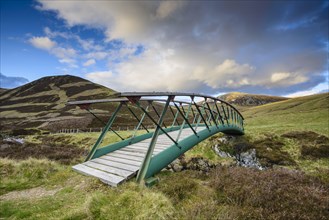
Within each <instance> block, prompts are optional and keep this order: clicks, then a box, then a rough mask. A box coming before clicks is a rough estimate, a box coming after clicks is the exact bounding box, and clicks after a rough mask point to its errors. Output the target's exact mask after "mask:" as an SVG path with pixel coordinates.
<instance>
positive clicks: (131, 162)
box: [73, 128, 201, 186]
mask: <svg viewBox="0 0 329 220" xmlns="http://www.w3.org/2000/svg"><path fill="white" fill-rule="evenodd" d="M200 129H201V128H200ZM178 132H179V131H173V132H168V134H169V135H170V136H171V137H173V138H175V137H177V135H178ZM190 135H193V131H192V130H191V129H190V128H185V129H183V130H182V133H181V135H180V138H179V140H183V139H185V138H187V137H188V136H190ZM150 141H151V138H150V139H147V140H144V141H141V142H138V143H135V144H131V145H128V146H126V147H124V148H121V149H119V150H116V151H114V152H111V153H108V154H106V155H103V156H101V157H99V158H96V159H92V160H89V161H87V162H84V163H81V164H78V165H75V166H73V169H74V170H75V171H77V172H79V173H82V174H85V175H88V176H93V177H97V178H99V179H100V180H101V181H102V182H104V183H106V184H109V185H111V186H117V185H118V184H120V183H122V182H124V181H126V180H128V179H130V178H132V177H134V176H135V175H136V174H137V172H138V170H139V168H140V166H141V164H142V162H143V160H144V157H145V154H146V151H147V149H148V147H149V144H150ZM172 144H173V142H172V141H171V140H170V139H169V138H168V137H167V136H166V135H165V134H161V135H159V137H158V139H157V143H156V145H155V149H154V152H153V156H155V155H156V154H158V153H160V152H162V151H164V150H165V149H167V148H168V147H170V146H171V145H172Z"/></svg>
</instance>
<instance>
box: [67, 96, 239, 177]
mask: <svg viewBox="0 0 329 220" xmlns="http://www.w3.org/2000/svg"><path fill="white" fill-rule="evenodd" d="M100 103H117V105H116V109H115V110H114V111H113V114H112V115H111V117H110V118H109V120H108V122H107V123H106V122H103V121H102V119H101V118H100V117H99V116H98V115H96V114H95V113H94V112H93V111H92V109H91V108H90V106H91V105H93V104H100ZM68 104H69V105H78V106H79V107H80V108H82V109H85V110H87V111H88V112H89V113H91V114H92V115H93V116H94V117H95V118H96V119H97V120H99V121H101V123H103V124H104V129H103V130H102V132H101V134H100V136H99V138H98V139H97V141H96V143H95V144H94V146H93V147H92V149H91V151H90V153H89V154H88V156H87V158H86V161H87V160H90V159H92V158H93V157H94V155H95V153H96V151H97V150H98V148H99V147H100V144H101V143H102V141H103V139H104V137H105V135H106V133H107V132H108V131H111V132H113V133H114V134H115V135H117V136H118V137H119V138H120V139H121V140H122V142H124V143H127V144H128V145H129V144H132V143H135V141H137V140H136V137H137V131H138V130H140V129H141V128H143V129H144V130H145V131H146V132H147V133H146V135H144V136H143V137H145V138H151V141H150V144H149V147H148V150H147V152H146V155H145V158H144V161H143V163H142V165H141V168H140V171H139V173H138V176H137V181H139V182H143V181H144V177H145V175H146V172H147V170H148V166H149V164H150V160H151V158H152V155H153V151H154V148H155V145H156V142H157V138H158V136H159V134H164V135H166V136H167V137H168V138H169V139H170V140H171V141H172V143H173V144H174V145H175V146H177V147H178V148H181V146H180V145H179V138H180V136H181V133H182V130H183V129H184V128H189V129H191V131H192V132H193V134H194V135H195V136H197V137H198V130H199V129H200V128H201V127H202V128H203V129H208V130H209V131H211V129H219V128H222V127H225V128H226V131H230V129H231V130H232V132H233V133H234V132H235V133H237V134H243V130H244V128H243V120H244V118H243V116H242V115H241V113H240V112H239V111H238V110H237V109H236V108H235V107H234V106H232V105H231V104H229V103H227V102H225V101H223V100H220V99H218V98H216V97H211V96H207V95H202V94H197V93H170V92H143V93H135V92H134V93H132V92H126V93H119V94H117V97H116V98H112V99H101V100H87V101H73V102H69V103H68ZM123 109H125V113H128V114H130V116H131V118H129V119H128V120H129V121H131V122H133V121H134V123H135V124H136V126H135V129H134V131H133V134H132V136H131V137H129V138H128V139H125V138H124V137H122V136H121V135H120V134H119V133H118V132H117V131H115V130H114V129H113V128H114V127H113V124H114V122H115V120H116V118H117V116H118V115H119V114H120V111H121V112H122V111H123ZM125 116H126V117H127V114H125ZM150 124H152V125H153V126H154V128H155V129H154V130H153V131H151V130H150V129H149V128H148V126H149V125H150ZM174 130H177V131H178V134H177V136H175V137H174V136H172V135H171V134H170V131H174ZM236 131H238V132H236ZM138 140H140V137H139V139H138ZM108 151H111V150H110V149H109V150H108ZM108 151H103V152H108Z"/></svg>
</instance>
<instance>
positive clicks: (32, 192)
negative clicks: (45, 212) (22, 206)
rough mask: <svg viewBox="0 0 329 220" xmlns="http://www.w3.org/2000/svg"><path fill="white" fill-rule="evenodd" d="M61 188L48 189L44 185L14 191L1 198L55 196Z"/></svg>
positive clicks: (0, 197) (16, 198) (0, 198)
mask: <svg viewBox="0 0 329 220" xmlns="http://www.w3.org/2000/svg"><path fill="white" fill-rule="evenodd" d="M59 190H61V188H56V189H52V190H47V189H45V188H43V187H36V188H32V189H27V190H21V191H13V192H9V193H7V194H4V195H2V196H0V200H18V199H39V198H42V197H44V196H53V195H55V194H56V193H57V192H58V191H59Z"/></svg>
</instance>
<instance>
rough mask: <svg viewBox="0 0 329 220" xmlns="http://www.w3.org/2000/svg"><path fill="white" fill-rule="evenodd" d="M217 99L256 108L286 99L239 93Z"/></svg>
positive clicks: (228, 94)
mask: <svg viewBox="0 0 329 220" xmlns="http://www.w3.org/2000/svg"><path fill="white" fill-rule="evenodd" d="M218 98H219V99H222V100H224V101H226V102H228V103H230V104H233V105H237V106H258V105H264V104H267V103H272V102H278V101H283V100H287V99H288V98H285V97H280V96H269V95H256V94H248V93H241V92H231V93H227V94H225V95H221V96H219V97H218Z"/></svg>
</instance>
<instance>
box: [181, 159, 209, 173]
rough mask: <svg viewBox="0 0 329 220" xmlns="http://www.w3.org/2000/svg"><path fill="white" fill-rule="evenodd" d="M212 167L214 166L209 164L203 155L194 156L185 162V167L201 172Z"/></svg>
mask: <svg viewBox="0 0 329 220" xmlns="http://www.w3.org/2000/svg"><path fill="white" fill-rule="evenodd" d="M212 167H214V166H213V165H212V164H210V163H209V161H208V160H206V159H204V158H203V157H194V158H192V159H191V160H190V161H188V162H187V164H186V169H190V170H198V171H202V172H208V171H209V170H210V168H212Z"/></svg>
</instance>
